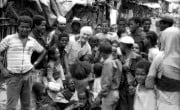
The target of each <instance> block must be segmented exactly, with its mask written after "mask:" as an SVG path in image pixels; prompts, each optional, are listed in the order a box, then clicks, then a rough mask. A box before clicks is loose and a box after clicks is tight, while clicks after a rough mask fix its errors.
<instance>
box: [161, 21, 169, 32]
mask: <svg viewBox="0 0 180 110" xmlns="http://www.w3.org/2000/svg"><path fill="white" fill-rule="evenodd" d="M166 28H168V25H167V24H166V23H164V22H159V29H160V31H164V30H165V29H166Z"/></svg>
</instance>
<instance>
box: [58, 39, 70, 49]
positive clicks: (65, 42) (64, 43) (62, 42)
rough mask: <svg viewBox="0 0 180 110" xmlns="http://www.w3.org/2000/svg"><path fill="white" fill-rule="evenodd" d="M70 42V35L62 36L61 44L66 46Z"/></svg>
mask: <svg viewBox="0 0 180 110" xmlns="http://www.w3.org/2000/svg"><path fill="white" fill-rule="evenodd" d="M68 42H69V38H68V37H61V39H60V41H59V44H60V45H61V46H63V47H65V46H66V45H67V43H68Z"/></svg>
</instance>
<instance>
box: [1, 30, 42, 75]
mask: <svg viewBox="0 0 180 110" xmlns="http://www.w3.org/2000/svg"><path fill="white" fill-rule="evenodd" d="M5 50H6V51H7V54H6V55H7V69H8V70H9V71H10V72H12V73H17V74H23V73H26V72H27V71H29V70H30V69H32V67H33V65H32V63H31V56H32V53H33V51H36V52H38V53H41V52H42V51H43V50H44V48H43V47H42V46H41V45H40V44H39V43H38V42H37V41H36V40H35V39H34V38H32V37H30V36H28V40H27V43H26V45H25V46H23V43H22V41H21V40H20V38H19V35H18V34H17V33H16V34H12V35H8V36H6V37H5V38H4V39H3V40H2V41H1V43H0V52H2V51H5Z"/></svg>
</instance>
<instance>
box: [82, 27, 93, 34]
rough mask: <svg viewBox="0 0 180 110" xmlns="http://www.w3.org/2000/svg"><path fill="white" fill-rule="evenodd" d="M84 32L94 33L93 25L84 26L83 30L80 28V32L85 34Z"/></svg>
mask: <svg viewBox="0 0 180 110" xmlns="http://www.w3.org/2000/svg"><path fill="white" fill-rule="evenodd" d="M83 33H86V34H89V35H92V34H93V30H92V28H91V26H84V27H82V28H81V30H80V34H83Z"/></svg>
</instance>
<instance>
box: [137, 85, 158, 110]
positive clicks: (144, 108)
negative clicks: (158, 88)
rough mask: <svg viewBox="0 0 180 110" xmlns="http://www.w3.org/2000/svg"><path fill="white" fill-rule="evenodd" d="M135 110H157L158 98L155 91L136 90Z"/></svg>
mask: <svg viewBox="0 0 180 110" xmlns="http://www.w3.org/2000/svg"><path fill="white" fill-rule="evenodd" d="M134 110H156V97H155V92H154V90H149V89H145V88H144V89H142V90H140V87H139V85H138V86H137V88H136V93H135V98H134Z"/></svg>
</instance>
